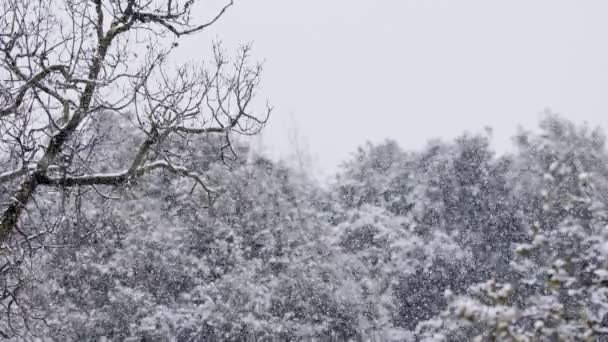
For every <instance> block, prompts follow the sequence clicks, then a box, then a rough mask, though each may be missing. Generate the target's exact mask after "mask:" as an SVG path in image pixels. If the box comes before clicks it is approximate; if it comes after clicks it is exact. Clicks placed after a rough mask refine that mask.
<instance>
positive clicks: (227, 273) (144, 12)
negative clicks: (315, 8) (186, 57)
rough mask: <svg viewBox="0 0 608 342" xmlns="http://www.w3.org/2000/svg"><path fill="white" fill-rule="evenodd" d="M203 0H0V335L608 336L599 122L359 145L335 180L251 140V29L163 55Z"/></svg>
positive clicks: (606, 169)
mask: <svg viewBox="0 0 608 342" xmlns="http://www.w3.org/2000/svg"><path fill="white" fill-rule="evenodd" d="M198 3H199V2H198V1H194V0H189V1H177V0H163V1H161V0H146V1H143V0H65V1H51V0H37V1H30V0H1V1H0V188H1V190H0V337H1V338H2V339H4V340H7V341H32V342H33V341H40V342H43V341H107V342H109V341H131V342H135V341H148V342H149V341H180V342H181V341H184V342H185V341H426V342H440V341H446V342H447V341H512V342H515V341H608V231H607V230H606V225H607V224H608V151H607V150H606V137H605V134H604V132H603V131H602V130H601V129H599V128H595V127H592V126H590V125H587V124H581V123H577V122H571V121H570V120H567V119H565V118H563V117H561V116H559V115H557V114H554V113H546V114H545V116H544V117H543V118H542V119H541V120H540V122H539V124H538V127H526V128H525V129H524V128H522V129H521V130H520V131H519V132H518V133H517V134H516V135H515V136H514V137H513V139H512V144H513V145H512V148H511V149H510V150H509V152H501V153H498V152H496V151H495V149H494V147H493V145H492V141H491V140H492V134H491V132H490V131H484V132H481V133H470V132H463V133H462V134H461V135H460V136H459V137H457V138H456V139H438V138H435V137H433V136H429V137H428V139H429V140H428V143H427V144H426V147H424V148H422V149H417V150H410V149H408V148H405V147H403V146H400V145H399V144H398V143H397V142H395V141H393V140H390V139H388V140H386V141H384V142H382V143H369V142H366V140H367V139H366V138H365V137H361V147H359V148H358V149H357V150H355V151H353V152H352V154H351V156H350V157H349V158H348V159H346V160H344V161H343V162H342V164H341V166H340V168H339V170H338V171H337V173H336V174H335V175H333V176H332V177H331V179H330V180H329V181H327V182H325V181H319V180H317V178H315V177H313V176H312V175H311V173H310V172H309V170H308V169H307V165H306V164H300V165H299V166H298V165H292V164H293V163H291V164H290V163H287V162H284V161H277V160H275V159H272V158H270V157H268V156H266V155H265V153H264V151H260V150H256V149H254V148H253V147H252V144H251V140H250V139H249V138H248V137H250V136H256V135H258V134H260V132H262V131H263V129H264V127H265V125H266V123H267V122H268V121H269V120H272V118H273V115H275V114H276V115H279V114H278V113H277V111H279V110H280V109H276V110H275V108H273V107H272V105H271V104H270V103H269V104H266V103H265V99H264V98H262V97H260V96H259V94H260V84H261V83H260V82H261V79H262V78H263V71H262V65H261V64H258V63H257V62H256V60H257V56H256V55H255V49H253V48H252V46H251V45H245V46H243V47H242V48H240V49H238V50H237V51H228V50H227V49H225V48H224V47H223V46H222V45H221V44H220V43H215V44H213V45H212V46H213V48H212V52H213V53H212V58H211V59H210V60H206V61H205V62H203V63H202V64H185V65H178V64H177V63H174V61H173V60H172V59H171V56H172V52H173V51H174V50H175V49H177V48H178V47H179V42H180V39H182V38H183V37H187V36H191V35H196V34H197V33H199V32H201V31H203V30H205V29H207V27H209V26H211V25H214V24H215V23H216V22H217V21H218V20H221V19H222V18H223V17H224V16H226V15H229V13H230V8H231V7H232V5H233V2H229V3H227V4H226V5H225V7H220V8H219V9H218V10H217V11H216V12H214V13H212V14H211V15H209V13H207V15H206V16H202V17H201V16H200V15H199V12H197V11H196V8H197V7H196V6H197V4H198ZM210 46H211V45H210ZM271 96H272V94H270V97H271ZM472 129H475V128H474V127H473V128H472ZM473 132H475V131H473Z"/></svg>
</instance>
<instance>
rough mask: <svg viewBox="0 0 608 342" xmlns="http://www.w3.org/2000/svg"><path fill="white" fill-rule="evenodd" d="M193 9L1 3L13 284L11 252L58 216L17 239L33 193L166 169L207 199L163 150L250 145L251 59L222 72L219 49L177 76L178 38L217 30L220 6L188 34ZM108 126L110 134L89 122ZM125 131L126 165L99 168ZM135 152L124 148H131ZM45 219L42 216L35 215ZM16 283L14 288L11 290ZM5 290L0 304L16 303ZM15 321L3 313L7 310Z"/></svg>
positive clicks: (168, 3) (167, 1)
mask: <svg viewBox="0 0 608 342" xmlns="http://www.w3.org/2000/svg"><path fill="white" fill-rule="evenodd" d="M198 2H199V1H197V0H182V1H179V0H62V1H60V0H36V1H31V0H3V1H2V2H0V187H1V188H2V191H0V201H3V203H0V244H1V247H0V253H1V257H3V258H4V259H5V261H6V264H5V265H4V266H1V267H0V271H2V272H5V273H3V274H8V273H7V272H8V271H7V270H9V269H13V270H14V266H15V264H16V262H15V253H17V252H15V251H16V248H17V249H18V248H19V246H21V245H23V244H24V243H29V242H31V241H33V240H35V239H37V238H38V237H40V236H42V235H44V234H45V233H46V232H48V231H50V230H52V229H53V228H54V227H56V226H57V225H58V223H59V222H60V221H61V216H62V214H60V213H55V214H53V213H48V212H46V213H43V211H42V210H39V212H41V213H42V214H45V215H46V216H45V217H46V218H45V220H44V222H45V224H44V225H40V224H38V225H30V227H28V228H27V229H26V228H25V227H24V226H25V224H24V221H25V220H26V218H29V217H31V216H32V215H34V214H33V213H32V212H33V211H35V210H37V209H36V208H37V202H36V197H37V195H38V194H39V193H48V192H53V191H57V193H61V192H62V191H65V190H66V189H70V188H83V187H89V188H92V189H94V190H95V191H96V192H98V193H99V195H100V196H105V195H104V194H103V191H101V190H100V189H99V188H100V187H102V188H107V187H120V186H122V185H125V184H127V183H129V182H131V181H132V180H134V179H137V178H141V176H143V175H145V174H146V173H150V172H152V171H154V170H158V169H162V170H165V171H167V172H170V173H173V174H175V175H177V176H182V177H187V178H190V179H192V181H193V182H194V184H196V185H199V186H201V187H202V189H203V190H204V191H206V192H211V191H212V190H211V189H209V187H208V186H207V184H206V182H205V179H204V175H201V174H199V173H197V172H196V171H195V170H191V169H189V168H188V167H186V166H185V164H184V163H182V161H183V160H182V157H180V151H176V150H171V148H167V147H166V146H164V143H165V142H166V141H168V140H170V139H172V138H174V137H179V138H183V139H187V137H188V136H192V135H217V136H221V137H222V139H221V140H222V141H223V143H222V146H220V147H219V148H220V149H221V151H223V152H225V156H230V155H231V154H232V153H234V151H233V150H232V146H231V141H230V139H231V136H232V134H233V133H236V134H247V135H250V134H256V133H257V132H259V130H260V129H261V128H262V126H263V125H264V124H265V122H266V120H267V119H268V116H269V114H270V111H271V108H270V107H268V106H267V105H266V107H264V108H263V110H262V111H263V112H262V113H260V114H259V115H256V114H254V113H252V110H251V109H250V108H251V107H253V104H252V101H253V99H254V97H255V95H256V91H257V89H258V85H259V77H260V71H261V67H260V65H258V64H253V65H252V64H251V63H250V62H249V59H250V56H249V52H250V47H249V46H246V47H243V48H242V49H241V50H240V51H239V53H238V55H237V57H236V58H235V59H233V60H232V61H230V60H228V59H227V58H226V57H225V55H224V52H223V51H222V49H221V47H220V46H219V45H217V44H216V45H214V49H213V52H214V57H215V58H214V60H213V61H212V62H211V63H208V64H202V65H182V66H178V67H175V66H173V63H172V62H171V59H170V58H171V52H172V51H174V50H175V48H176V47H177V46H178V41H179V39H180V38H182V37H184V36H188V35H193V34H195V33H197V32H200V31H202V30H204V29H205V28H207V27H209V26H210V25H212V24H214V23H215V22H216V21H218V20H219V19H220V18H221V17H222V16H223V15H224V13H225V12H226V10H227V9H228V8H229V7H230V6H232V4H233V2H232V1H230V2H229V3H226V4H225V6H224V7H222V8H220V9H219V10H218V11H217V12H216V13H212V14H211V16H209V17H208V19H206V21H204V22H195V18H194V16H193V12H194V9H195V6H196V5H197V3H198ZM102 116H106V117H108V116H109V117H110V118H112V117H115V118H116V119H115V120H114V119H111V120H110V124H109V125H105V126H103V129H101V130H100V128H99V127H101V126H100V125H97V124H96V122H97V121H98V119H99V118H100V117H102ZM112 123H114V124H115V125H124V123H127V124H128V125H129V127H130V129H132V130H136V131H138V132H140V135H141V139H135V140H134V141H136V143H133V145H132V146H126V147H124V148H125V149H126V150H128V151H132V153H131V156H130V157H129V158H128V160H124V161H123V163H122V164H117V165H110V166H113V167H114V168H115V169H111V167H109V166H108V165H107V163H104V161H103V160H102V159H99V158H96V156H98V155H99V153H100V149H103V144H100V143H99V142H100V141H101V140H103V138H104V136H105V135H107V134H108V133H111V131H112V130H113V126H112ZM129 141H130V140H129ZM38 216H39V217H41V216H40V215H38ZM13 280H14V279H13ZM18 284H20V282H19V281H16V282H15V283H14V284H12V285H10V286H9V285H8V283H6V284H5V286H4V288H5V292H4V294H3V295H2V296H0V298H1V297H4V298H5V299H7V298H8V299H11V298H12V299H11V300H12V301H17V297H16V295H15V294H14V292H13V291H12V290H10V291H9V289H13V290H15V289H18V288H19V286H20V285H18ZM9 311H10V310H9Z"/></svg>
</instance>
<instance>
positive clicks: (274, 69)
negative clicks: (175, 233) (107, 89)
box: [181, 0, 608, 171]
mask: <svg viewBox="0 0 608 342" xmlns="http://www.w3.org/2000/svg"><path fill="white" fill-rule="evenodd" d="M211 3H213V4H215V5H219V4H221V3H222V2H221V1H220V0H212V1H211ZM606 15H608V1H605V0H597V1H591V0H588V1H587V0H576V1H575V0H571V1H559V0H546V1H540V0H534V1H532V0H508V1H507V0H503V1H490V0H477V1H472V0H444V1H439V0H417V1H406V0H394V1H389V0H374V1H371V0H369V1H362V0H325V1H322V0H306V1H304V0H300V1H295V0H240V1H236V3H235V6H234V7H233V8H232V9H231V10H230V11H229V13H227V15H226V17H225V18H223V19H222V21H221V22H220V23H219V24H218V25H216V26H214V27H213V28H212V29H211V30H209V31H207V32H206V33H203V34H201V35H198V36H197V37H196V38H195V39H196V42H188V43H187V44H185V47H184V48H183V49H182V51H181V52H182V53H185V54H188V55H189V56H191V57H192V56H196V55H200V54H201V53H202V49H208V48H209V46H210V45H209V44H208V41H209V40H210V39H212V38H215V37H219V38H221V40H223V41H224V42H225V43H226V44H225V45H226V47H228V48H233V47H235V46H237V45H238V44H239V43H245V42H249V41H253V42H254V54H255V57H257V58H260V59H264V60H265V61H266V62H265V71H264V75H263V85H262V86H263V92H262V94H261V96H262V97H263V98H264V99H265V98H268V99H270V101H271V103H272V104H274V105H275V112H274V116H273V117H272V118H271V123H270V124H269V126H268V127H267V129H266V132H265V134H264V137H263V143H264V145H266V146H267V147H268V148H270V149H271V150H272V151H274V152H275V153H276V154H278V155H285V154H287V153H289V152H291V150H292V149H291V147H290V146H289V139H288V135H289V130H290V129H291V128H290V127H291V126H292V123H291V122H292V120H291V119H290V115H292V116H293V118H294V120H295V121H296V122H297V124H298V126H299V130H300V132H301V134H302V135H303V136H305V137H306V140H307V141H308V145H309V148H310V152H311V153H312V154H313V156H314V157H315V159H316V160H317V164H318V167H319V168H321V169H323V170H326V171H333V170H335V167H336V165H337V164H338V163H339V162H341V161H342V160H344V159H345V158H347V157H348V155H349V153H350V152H352V151H354V150H355V148H356V147H357V146H358V145H360V144H362V143H364V142H365V141H366V140H371V141H381V140H383V139H384V138H392V139H395V140H397V141H398V142H399V143H400V144H401V146H402V147H404V148H405V149H417V148H420V147H422V146H424V144H425V143H426V141H427V140H428V138H431V137H439V136H440V137H445V138H452V137H454V136H456V135H458V134H460V133H462V132H463V131H465V130H469V131H481V130H482V129H483V128H484V126H491V127H492V128H493V129H494V143H495V146H496V147H497V149H499V150H504V149H505V148H507V147H508V146H509V144H510V140H509V139H510V137H511V136H512V135H513V133H515V131H516V127H517V125H518V124H521V125H523V126H524V127H527V128H532V127H533V126H535V125H536V124H537V122H538V119H539V117H540V114H539V113H540V112H542V111H543V110H544V109H545V108H550V109H551V110H552V111H554V112H558V113H560V114H562V115H563V116H565V117H567V118H570V119H573V120H575V121H581V122H582V121H587V122H589V123H591V124H593V125H601V126H602V127H604V128H608V115H607V114H608V20H606ZM182 46H184V45H182Z"/></svg>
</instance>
